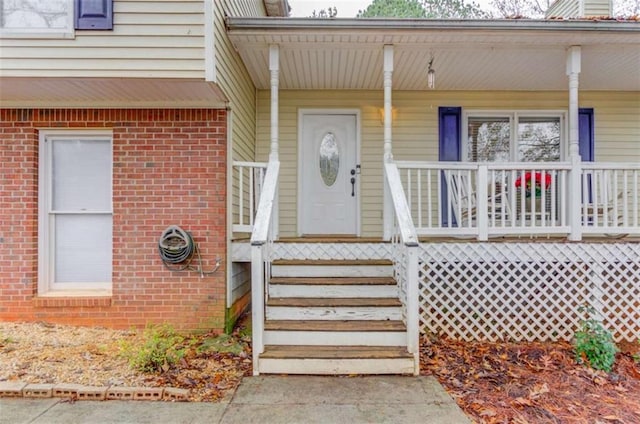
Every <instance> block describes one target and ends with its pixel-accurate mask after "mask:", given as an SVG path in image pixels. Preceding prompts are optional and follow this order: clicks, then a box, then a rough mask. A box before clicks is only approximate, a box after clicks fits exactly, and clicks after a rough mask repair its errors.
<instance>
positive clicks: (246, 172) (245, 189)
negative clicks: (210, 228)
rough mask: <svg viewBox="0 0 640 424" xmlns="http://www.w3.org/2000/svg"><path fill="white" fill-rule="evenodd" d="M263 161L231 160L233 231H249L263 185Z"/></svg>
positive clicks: (265, 167)
mask: <svg viewBox="0 0 640 424" xmlns="http://www.w3.org/2000/svg"><path fill="white" fill-rule="evenodd" d="M266 170H267V164H266V163H265V162H241V161H234V162H233V175H232V184H233V188H232V196H233V226H232V228H233V232H236V233H250V232H251V231H252V230H253V223H254V219H255V215H256V210H257V205H258V199H260V193H261V192H262V187H263V185H264V177H265V172H266Z"/></svg>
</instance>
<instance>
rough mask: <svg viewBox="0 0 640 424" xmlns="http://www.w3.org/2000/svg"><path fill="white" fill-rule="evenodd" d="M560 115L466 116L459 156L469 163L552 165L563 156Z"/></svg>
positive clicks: (560, 113)
mask: <svg viewBox="0 0 640 424" xmlns="http://www.w3.org/2000/svg"><path fill="white" fill-rule="evenodd" d="M564 121H565V120H564V113H563V112H508V113H505V112H474V111H469V112H468V113H467V114H466V128H465V129H466V134H465V137H464V139H465V140H466V143H465V145H464V151H463V157H464V158H465V160H466V161H469V162H555V161H560V160H561V159H562V158H563V157H564V149H563V145H564V139H565V135H564V134H565V130H564Z"/></svg>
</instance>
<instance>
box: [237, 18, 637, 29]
mask: <svg viewBox="0 0 640 424" xmlns="http://www.w3.org/2000/svg"><path fill="white" fill-rule="evenodd" d="M227 27H228V29H229V30H263V31H295V30H305V31H312V30H323V31H331V30H374V31H381V30H390V31H402V30H420V29H422V30H456V31H460V30H493V31H515V30H520V31H524V30H527V31H532V30H534V31H615V32H620V31H624V32H637V33H640V22H638V21H617V20H596V19H584V20H559V19H540V20H533V19H389V18H384V19H380V18H330V19H317V18H282V17H268V18H263V17H258V18H256V17H228V18H227Z"/></svg>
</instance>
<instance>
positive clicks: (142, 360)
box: [120, 324, 186, 372]
mask: <svg viewBox="0 0 640 424" xmlns="http://www.w3.org/2000/svg"><path fill="white" fill-rule="evenodd" d="M142 338H143V340H142V342H141V343H132V342H129V341H125V342H123V343H121V345H120V348H121V351H122V354H123V355H124V356H125V357H126V358H127V359H128V361H129V365H130V366H131V367H132V368H134V369H137V370H139V371H142V372H155V371H165V372H166V371H168V370H169V368H170V367H171V366H172V365H174V364H175V363H177V362H178V361H179V360H180V359H182V357H183V356H184V354H185V351H186V348H185V347H184V346H182V344H183V343H184V337H182V336H180V335H179V334H177V333H176V331H175V330H174V329H173V327H172V326H170V325H168V324H163V325H147V327H146V328H145V330H144V332H143V334H142Z"/></svg>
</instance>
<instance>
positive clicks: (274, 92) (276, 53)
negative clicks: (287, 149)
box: [269, 45, 280, 161]
mask: <svg viewBox="0 0 640 424" xmlns="http://www.w3.org/2000/svg"><path fill="white" fill-rule="evenodd" d="M269 72H270V73H271V150H270V152H269V160H270V161H271V160H278V132H279V131H278V81H279V76H280V48H279V47H278V45H271V46H269Z"/></svg>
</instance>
